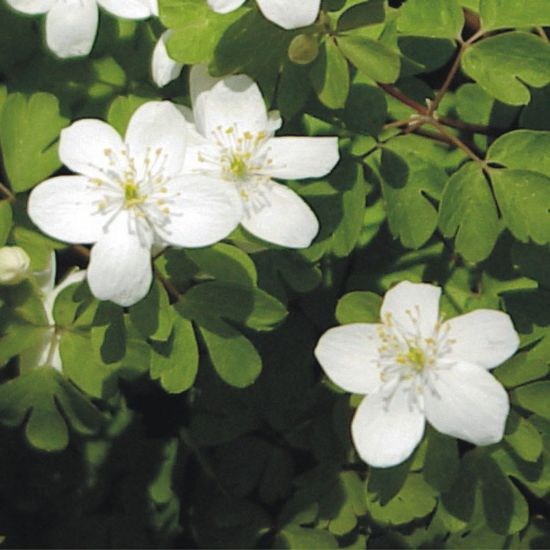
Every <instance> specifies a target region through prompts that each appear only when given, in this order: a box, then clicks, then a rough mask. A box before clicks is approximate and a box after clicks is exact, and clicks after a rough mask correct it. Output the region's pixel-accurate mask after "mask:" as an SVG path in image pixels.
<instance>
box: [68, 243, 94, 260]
mask: <svg viewBox="0 0 550 550" xmlns="http://www.w3.org/2000/svg"><path fill="white" fill-rule="evenodd" d="M71 250H73V251H74V252H76V253H77V254H78V255H79V256H82V257H83V258H86V259H87V260H89V259H90V250H89V249H88V248H86V247H85V246H82V245H81V244H73V245H72V246H71Z"/></svg>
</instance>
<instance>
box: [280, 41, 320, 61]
mask: <svg viewBox="0 0 550 550" xmlns="http://www.w3.org/2000/svg"><path fill="white" fill-rule="evenodd" d="M318 55H319V40H318V39H317V38H316V37H315V36H312V35H311V34H298V35H297V36H295V37H294V38H293V39H292V42H291V43H290V45H289V47H288V57H289V59H290V60H291V61H292V62H293V63H296V64H298V65H307V64H308V63H311V62H312V61H314V60H315V59H316V58H317V56H318Z"/></svg>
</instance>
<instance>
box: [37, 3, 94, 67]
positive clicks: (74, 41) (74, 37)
mask: <svg viewBox="0 0 550 550" xmlns="http://www.w3.org/2000/svg"><path fill="white" fill-rule="evenodd" d="M97 20H98V14H97V4H96V1H95V0H79V1H77V2H70V3H68V4H66V3H65V2H56V3H55V4H54V5H53V6H52V8H51V10H50V11H49V12H48V15H47V17H46V42H47V43H48V47H49V48H50V49H51V50H52V51H53V52H54V53H55V54H57V55H58V56H59V57H61V58H67V57H78V56H82V55H88V54H89V53H90V51H91V50H92V47H93V45H94V40H95V36H96V33H97Z"/></svg>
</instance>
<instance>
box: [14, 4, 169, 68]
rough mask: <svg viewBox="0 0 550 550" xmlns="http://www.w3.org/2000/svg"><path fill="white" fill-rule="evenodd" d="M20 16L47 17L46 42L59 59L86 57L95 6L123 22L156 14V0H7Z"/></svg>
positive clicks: (95, 19) (94, 24) (95, 16)
mask: <svg viewBox="0 0 550 550" xmlns="http://www.w3.org/2000/svg"><path fill="white" fill-rule="evenodd" d="M7 2H8V4H9V5H10V6H11V7H12V8H14V9H16V10H18V11H20V12H23V13H27V14H30V15H38V14H47V15H46V42H47V44H48V47H49V48H50V50H52V51H53V52H54V53H55V54H57V55H58V56H59V57H61V58H66V57H76V56H81V55H88V54H89V53H90V51H91V49H92V46H93V44H94V40H95V37H96V33H97V23H98V6H101V7H102V8H103V9H104V10H106V11H108V12H110V13H112V14H113V15H116V16H117V17H123V18H125V19H145V18H147V17H150V16H151V15H158V5H157V0H7Z"/></svg>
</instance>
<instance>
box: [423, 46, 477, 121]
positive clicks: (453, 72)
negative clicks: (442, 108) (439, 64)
mask: <svg viewBox="0 0 550 550" xmlns="http://www.w3.org/2000/svg"><path fill="white" fill-rule="evenodd" d="M468 46H469V44H468V43H467V42H465V43H464V44H462V45H461V46H460V49H459V50H458V53H457V54H456V57H455V60H454V61H453V64H452V66H451V69H450V70H449V72H448V73H447V78H445V82H443V85H442V86H441V88H440V89H439V91H438V92H437V94H436V96H435V98H434V100H433V101H432V103H431V104H430V114H433V113H435V111H437V108H438V107H439V104H440V103H441V100H442V99H443V96H444V95H445V94H446V93H447V91H448V90H449V87H450V86H451V84H452V83H453V80H454V78H455V76H456V73H457V72H458V69H459V68H460V62H461V61H462V56H463V54H464V52H465V51H466V49H467V48H468Z"/></svg>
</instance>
